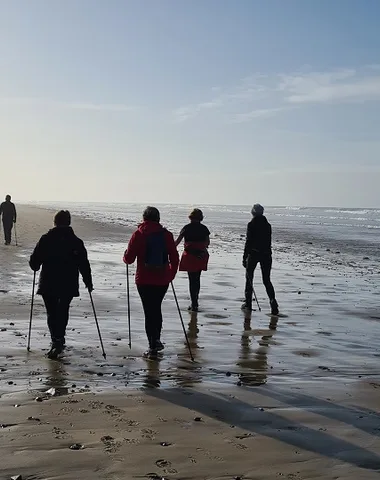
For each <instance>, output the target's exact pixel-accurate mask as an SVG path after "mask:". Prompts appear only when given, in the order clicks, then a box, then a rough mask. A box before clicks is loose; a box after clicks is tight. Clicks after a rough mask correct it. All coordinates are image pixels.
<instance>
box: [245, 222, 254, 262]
mask: <svg viewBox="0 0 380 480" xmlns="http://www.w3.org/2000/svg"><path fill="white" fill-rule="evenodd" d="M251 250H252V232H251V228H250V224H249V223H248V225H247V236H246V239H245V245H244V253H243V267H244V268H246V267H247V258H248V255H249V253H250V252H251Z"/></svg>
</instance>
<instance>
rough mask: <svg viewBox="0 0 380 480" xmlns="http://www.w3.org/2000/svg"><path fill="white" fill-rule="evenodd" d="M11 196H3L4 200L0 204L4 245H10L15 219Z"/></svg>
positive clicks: (14, 208)
mask: <svg viewBox="0 0 380 480" xmlns="http://www.w3.org/2000/svg"><path fill="white" fill-rule="evenodd" d="M11 200H12V199H11V196H10V195H7V196H6V197H5V202H3V203H2V204H1V205H0V217H1V216H2V217H3V229H4V240H5V245H10V244H11V240H12V228H13V224H14V223H16V220H17V212H16V207H15V204H14V203H12V202H11Z"/></svg>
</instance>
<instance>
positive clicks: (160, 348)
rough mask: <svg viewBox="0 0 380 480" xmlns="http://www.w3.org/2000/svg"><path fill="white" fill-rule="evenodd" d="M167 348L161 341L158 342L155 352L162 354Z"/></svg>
mask: <svg viewBox="0 0 380 480" xmlns="http://www.w3.org/2000/svg"><path fill="white" fill-rule="evenodd" d="M164 348H165V345H164V344H163V343H162V342H161V340H157V341H156V348H155V349H153V350H157V352H161V351H162V350H163V349H164Z"/></svg>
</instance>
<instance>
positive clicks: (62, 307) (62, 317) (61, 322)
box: [56, 296, 73, 345]
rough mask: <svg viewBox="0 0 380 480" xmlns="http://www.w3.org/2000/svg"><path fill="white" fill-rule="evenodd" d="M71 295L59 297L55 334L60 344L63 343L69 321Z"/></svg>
mask: <svg viewBox="0 0 380 480" xmlns="http://www.w3.org/2000/svg"><path fill="white" fill-rule="evenodd" d="M72 299H73V297H67V296H64V297H60V299H59V303H58V312H57V329H56V335H57V338H58V339H59V341H60V342H61V343H62V345H64V344H65V335H66V327H67V324H68V322H69V310H70V304H71V301H72Z"/></svg>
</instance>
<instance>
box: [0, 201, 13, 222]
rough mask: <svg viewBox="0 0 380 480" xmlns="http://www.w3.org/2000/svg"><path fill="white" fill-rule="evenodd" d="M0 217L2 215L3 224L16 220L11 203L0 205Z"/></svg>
mask: <svg viewBox="0 0 380 480" xmlns="http://www.w3.org/2000/svg"><path fill="white" fill-rule="evenodd" d="M0 215H3V223H13V222H15V221H16V219H17V213H16V207H15V204H14V203H12V202H3V203H2V204H1V205H0Z"/></svg>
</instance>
